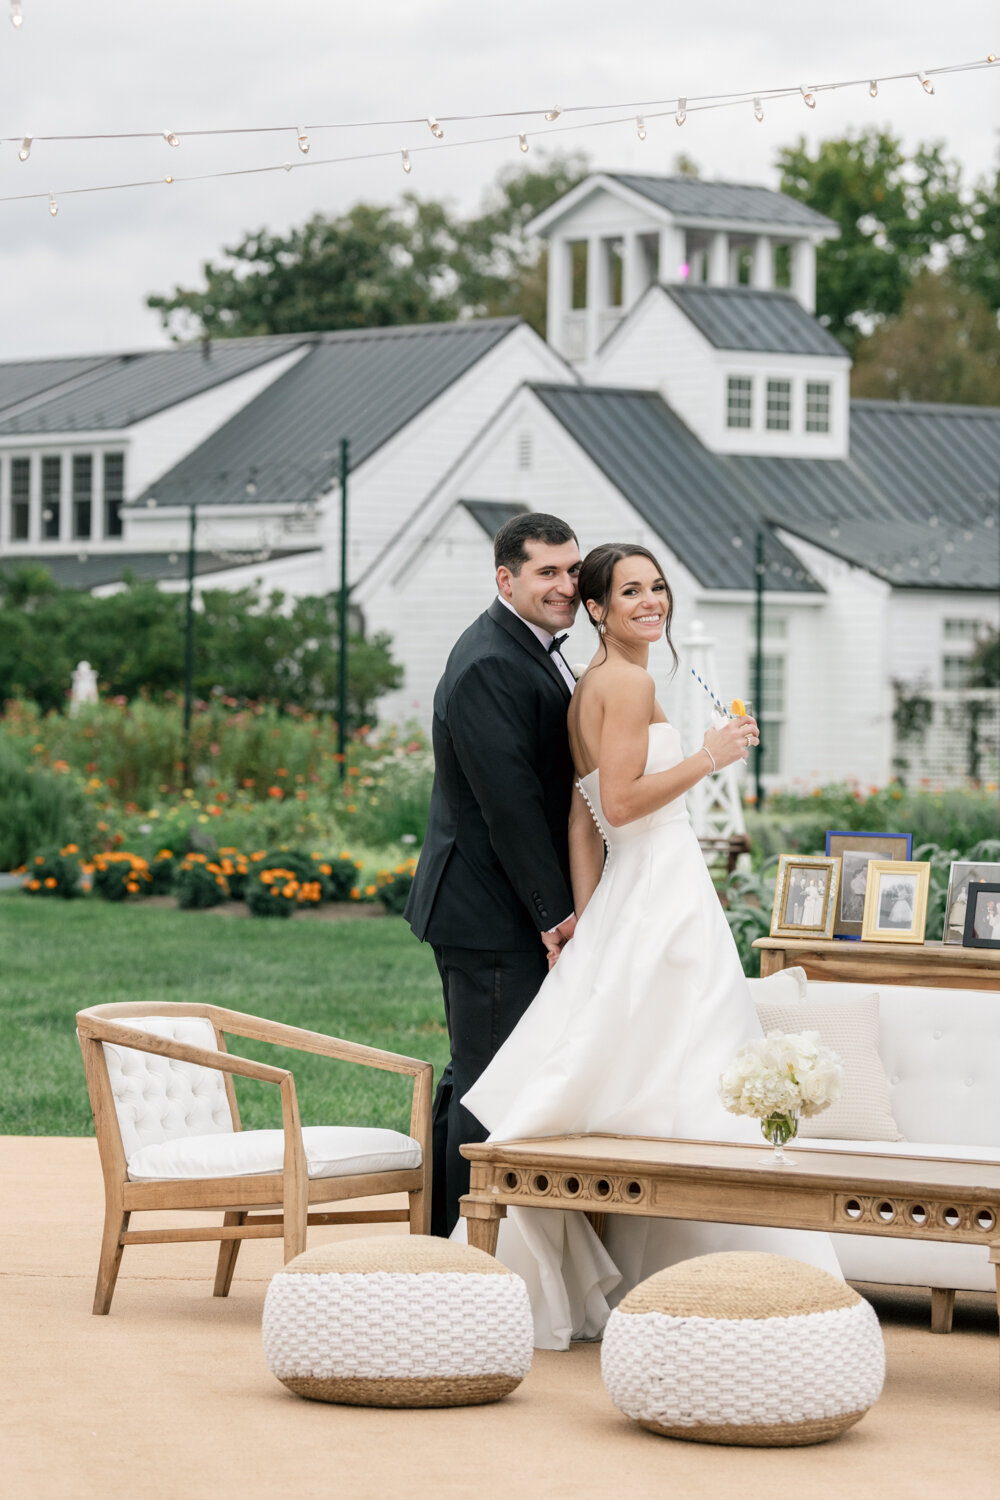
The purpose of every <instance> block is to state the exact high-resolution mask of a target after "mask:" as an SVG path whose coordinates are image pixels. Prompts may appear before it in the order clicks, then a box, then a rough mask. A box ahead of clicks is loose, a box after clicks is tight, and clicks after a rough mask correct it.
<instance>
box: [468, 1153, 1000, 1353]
mask: <svg viewBox="0 0 1000 1500" xmlns="http://www.w3.org/2000/svg"><path fill="white" fill-rule="evenodd" d="M461 1150H462V1155H463V1156H465V1157H467V1158H468V1159H469V1161H470V1162H471V1164H472V1181H471V1187H470V1191H469V1192H468V1193H467V1194H466V1196H465V1197H464V1198H463V1199H462V1200H461V1210H462V1215H463V1217H464V1218H465V1221H466V1228H467V1230H468V1236H469V1244H470V1245H475V1246H477V1247H478V1248H479V1249H480V1250H486V1251H488V1253H489V1254H490V1255H495V1254H496V1246H497V1234H498V1231H499V1228H500V1220H501V1219H502V1218H505V1217H506V1214H507V1209H508V1207H509V1206H513V1207H517V1208H543V1209H544V1208H557V1209H573V1210H575V1211H577V1212H582V1213H586V1214H588V1215H590V1216H594V1215H598V1216H600V1215H604V1214H608V1213H615V1214H633V1215H636V1214H641V1215H646V1216H647V1217H650V1218H659V1219H700V1220H706V1221H709V1222H712V1223H721V1224H765V1225H770V1226H773V1227H775V1228H782V1229H818V1230H826V1231H828V1232H830V1233H834V1232H836V1233H838V1234H874V1235H887V1236H890V1237H894V1238H897V1239H908V1240H946V1241H947V1240H951V1241H958V1242H960V1243H961V1244H964V1245H981V1246H982V1247H983V1250H984V1251H985V1252H987V1253H988V1254H989V1258H990V1260H991V1261H992V1262H993V1264H994V1266H995V1267H996V1279H997V1309H998V1312H1000V1165H993V1164H988V1163H983V1162H976V1161H946V1160H943V1159H938V1158H932V1157H905V1156H892V1155H889V1154H886V1155H884V1156H875V1155H869V1154H868V1153H867V1152H866V1153H862V1152H848V1151H827V1150H824V1149H822V1148H814V1147H812V1146H810V1147H808V1148H800V1149H799V1150H798V1151H796V1150H795V1149H794V1147H793V1148H792V1155H793V1157H794V1159H795V1163H796V1164H795V1166H794V1167H785V1168H781V1167H775V1166H772V1165H770V1164H769V1162H768V1161H767V1160H766V1151H767V1147H766V1145H765V1144H764V1143H763V1141H762V1142H761V1144H760V1145H753V1146H749V1145H747V1146H744V1145H735V1144H726V1143H722V1142H716V1141H684V1140H654V1139H651V1138H649V1137H646V1136H622V1135H567V1136H552V1137H549V1138H547V1139H545V1140H538V1141H488V1142H486V1143H485V1144H484V1145H466V1146H463V1147H462V1148H461ZM941 1331H947V1330H946V1329H942V1330H941Z"/></svg>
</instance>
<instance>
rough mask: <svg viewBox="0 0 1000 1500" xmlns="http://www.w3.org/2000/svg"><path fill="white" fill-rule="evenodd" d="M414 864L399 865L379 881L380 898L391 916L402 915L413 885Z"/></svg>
mask: <svg viewBox="0 0 1000 1500" xmlns="http://www.w3.org/2000/svg"><path fill="white" fill-rule="evenodd" d="M414 871H415V862H414V866H413V867H412V868H411V867H410V866H409V865H397V867H396V869H395V870H393V871H391V873H390V874H388V875H387V876H386V878H385V879H384V880H383V879H381V878H380V879H379V881H378V888H379V890H378V899H379V900H380V901H381V903H382V905H383V906H384V907H385V909H386V911H387V913H388V914H389V916H390V917H401V916H402V915H403V911H404V908H405V907H406V902H407V898H408V897H409V894H410V888H411V886H412V885H413V876H414Z"/></svg>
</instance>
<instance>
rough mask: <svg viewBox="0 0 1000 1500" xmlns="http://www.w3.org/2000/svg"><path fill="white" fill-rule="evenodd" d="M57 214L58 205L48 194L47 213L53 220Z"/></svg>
mask: <svg viewBox="0 0 1000 1500" xmlns="http://www.w3.org/2000/svg"><path fill="white" fill-rule="evenodd" d="M58 212H59V205H58V203H57V202H56V200H55V198H53V196H52V194H51V193H50V194H49V213H50V214H51V215H52V217H53V218H55V216H56V214H57V213H58Z"/></svg>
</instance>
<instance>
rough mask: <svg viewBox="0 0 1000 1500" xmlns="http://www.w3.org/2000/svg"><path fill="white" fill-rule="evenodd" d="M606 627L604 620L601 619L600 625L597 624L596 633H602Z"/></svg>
mask: <svg viewBox="0 0 1000 1500" xmlns="http://www.w3.org/2000/svg"><path fill="white" fill-rule="evenodd" d="M607 628H608V627H607V626H606V625H605V623H604V621H603V620H602V621H601V623H600V625H598V627H597V634H598V635H603V634H604V632H605V631H606V630H607Z"/></svg>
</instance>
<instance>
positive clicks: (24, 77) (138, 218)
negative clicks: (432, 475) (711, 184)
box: [0, 0, 1000, 358]
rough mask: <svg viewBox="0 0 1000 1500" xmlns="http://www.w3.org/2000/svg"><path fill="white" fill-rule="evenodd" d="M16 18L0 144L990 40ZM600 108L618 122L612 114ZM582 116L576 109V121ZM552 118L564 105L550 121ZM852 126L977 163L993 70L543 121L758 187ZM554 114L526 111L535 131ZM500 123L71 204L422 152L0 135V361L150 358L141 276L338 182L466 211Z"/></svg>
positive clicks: (790, 68)
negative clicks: (649, 114)
mask: <svg viewBox="0 0 1000 1500" xmlns="http://www.w3.org/2000/svg"><path fill="white" fill-rule="evenodd" d="M22 5H23V11H24V24H23V26H22V27H21V28H20V30H15V29H14V28H13V27H12V26H11V25H10V24H9V22H8V20H7V17H6V12H7V8H8V0H0V135H2V136H4V137H9V136H14V135H17V136H20V135H23V134H24V133H27V132H30V133H31V134H33V135H35V136H40V135H46V134H59V133H63V132H71V133H83V132H94V133H100V132H116V131H128V130H155V131H163V130H165V129H171V130H174V131H177V132H178V133H181V132H183V131H185V130H195V129H198V128H208V127H213V126H255V125H268V124H285V123H289V124H298V123H303V124H307V123H308V124H319V123H322V122H338V121H345V120H380V119H385V118H398V117H400V116H403V117H407V116H411V115H417V114H419V115H425V114H427V113H431V112H433V113H434V114H437V115H444V114H452V113H464V112H486V111H491V110H507V109H521V108H524V107H530V108H537V107H539V106H542V107H544V106H545V105H547V104H549V103H550V102H551V103H553V104H557V105H561V106H566V105H571V104H592V103H600V102H604V101H607V102H609V103H615V102H622V101H631V100H655V99H665V98H666V99H669V98H672V97H674V96H676V95H678V94H684V95H687V96H689V97H693V96H695V95H699V94H710V93H722V92H732V91H736V90H747V91H748V92H753V91H755V90H756V89H758V88H763V89H766V88H770V87H780V86H784V85H788V84H792V85H795V84H799V83H805V84H810V83H814V82H832V81H834V80H841V79H850V78H857V77H859V76H860V77H864V78H868V77H869V76H878V75H880V74H883V75H884V74H888V73H897V72H903V71H906V70H908V69H912V70H916V69H926V68H930V67H935V66H940V65H943V64H949V63H959V62H966V61H971V60H973V59H977V58H981V57H984V56H985V55H986V53H987V52H990V51H1000V9H998V7H997V4H996V0H953V3H952V4H951V5H942V4H941V3H940V0H832V3H829V4H824V5H822V6H820V5H818V4H816V3H815V0H794V3H790V0H761V3H758V4H748V3H746V0H711V3H707V4H705V3H702V4H700V5H699V4H685V5H677V4H675V3H670V0H617V3H615V4H609V3H608V0H496V3H492V4H487V3H484V0H365V3H364V4H346V3H344V0H285V3H277V0H161V3H153V0H142V3H137V0H89V3H88V0H22ZM616 113H618V112H616ZM586 118H592V117H591V116H588V117H586ZM565 123H566V120H565V119H562V120H560V121H559V122H558V124H559V125H563V124H565ZM865 125H878V126H884V127H887V128H889V129H891V130H893V131H894V132H896V133H897V134H898V135H901V136H902V138H903V140H904V143H905V145H906V146H907V148H910V149H912V148H913V147H914V146H915V145H916V144H917V143H918V142H920V141H927V140H942V141H944V143H945V145H946V147H947V150H948V152H949V153H950V154H951V155H953V156H955V157H956V158H957V159H958V160H959V161H960V162H961V164H962V166H963V169H964V171H965V174H966V177H967V178H968V179H969V180H971V179H972V178H973V177H975V176H976V175H979V174H983V173H985V172H986V171H988V170H989V169H990V168H991V166H993V164H994V163H995V162H996V159H997V147H998V134H997V130H998V126H1000V63H998V64H997V65H996V67H995V69H990V70H987V71H984V72H981V73H977V74H970V75H965V76H958V77H951V78H945V79H942V80H940V81H939V82H938V83H937V85H936V93H935V95H934V97H933V98H928V97H927V96H926V95H925V94H924V93H923V91H922V90H921V88H920V86H919V84H918V83H917V82H916V81H915V79H907V80H904V81H901V82H899V83H892V84H884V85H883V86H882V88H881V90H880V93H879V97H878V98H877V99H876V100H872V99H870V98H869V95H868V90H867V88H861V89H852V90H845V91H844V92H842V93H838V94H836V95H829V94H827V95H822V96H821V97H820V100H819V103H818V107H817V108H816V109H815V110H814V111H810V110H807V109H806V108H805V107H804V105H803V104H802V102H801V101H791V100H789V101H785V102H781V103H777V102H776V103H774V104H773V105H771V106H769V107H768V108H767V110H766V114H765V119H764V122H763V124H760V125H758V124H757V123H756V122H755V121H754V119H753V116H752V111H751V108H750V106H744V107H742V108H740V109H739V110H738V111H731V110H730V111H721V110H720V111H715V112H712V113H707V114H691V115H690V116H689V118H688V121H687V124H686V125H685V126H684V128H683V130H678V129H677V127H676V126H675V124H674V123H673V121H672V120H662V121H655V122H654V121H652V120H650V121H649V126H648V138H647V140H646V141H645V142H644V143H640V142H639V141H638V139H637V137H636V134H635V130H634V126H632V125H628V126H626V125H618V126H613V127H610V128H605V129H600V130H586V131H583V130H581V131H577V132H573V133H568V134H561V135H558V134H553V135H552V136H551V141H552V144H553V145H555V144H559V145H560V146H561V147H572V148H577V147H579V148H582V149H585V150H586V151H587V152H588V153H589V154H590V156H591V158H592V161H593V163H594V165H595V166H596V167H602V168H607V169H610V170H615V169H617V170H631V171H647V172H669V171H670V170H671V168H672V164H673V160H674V156H675V154H676V153H677V152H678V151H679V150H683V151H685V152H686V153H687V154H688V155H689V156H691V157H693V158H694V160H695V161H696V162H697V163H698V165H699V167H700V168H701V171H702V175H703V176H706V177H719V178H725V179H727V180H730V181H746V182H758V183H764V184H767V185H771V186H774V185H776V176H775V172H774V166H773V163H774V158H775V155H776V153H777V151H778V149H779V147H780V146H782V145H784V144H788V143H790V142H792V141H794V140H795V139H796V138H797V136H798V135H799V134H800V133H805V134H806V136H807V137H808V138H809V140H810V141H812V142H815V141H817V140H819V139H822V138H823V137H824V136H827V135H837V134H843V133H844V132H845V131H846V130H848V129H857V128H860V127H862V126H865ZM551 128H552V127H549V129H551ZM519 129H526V130H528V132H529V134H530V138H531V141H532V144H533V145H540V144H541V142H542V139H543V136H544V134H545V133H546V127H545V125H544V123H543V122H542V121H541V120H540V119H539V118H538V116H537V115H533V116H526V117H525V119H524V121H523V122H521V123H518V122H514V121H511V122H507V123H506V124H501V125H498V124H497V123H496V122H482V123H480V124H478V125H470V126H465V125H463V126H455V127H453V128H449V129H448V131H447V135H446V142H450V141H453V140H459V139H463V138H468V137H475V136H481V135H495V134H499V133H505V132H507V133H509V135H508V139H507V140H505V141H504V142H503V143H501V144H494V145H486V146H468V147H466V148H465V149H461V150H450V149H449V150H439V151H437V152H427V153H423V154H420V155H415V156H414V161H413V172H412V175H411V176H410V177H409V178H406V177H404V175H403V173H402V171H401V170H400V166H399V160H398V158H396V157H394V158H393V159H392V160H389V161H375V162H368V163H355V164H353V165H338V166H310V167H308V168H307V169H306V170H303V171H293V172H291V173H287V174H286V173H284V172H277V173H274V174H264V175H260V176H252V177H238V178H231V179H226V180H223V181H216V182H202V183H188V184H184V183H180V182H177V183H175V184H174V185H173V186H170V187H168V186H165V185H164V186H159V185H158V186H156V187H152V188H139V189H135V190H132V191H123V192H109V193H100V194H94V195H92V196H80V197H63V196H60V194H61V193H63V192H65V190H66V189H69V188H74V187H85V186H89V185H96V184H102V183H117V182H123V181H128V180H132V179H135V178H149V177H152V178H157V177H159V176H160V175H161V174H165V173H168V172H171V173H173V174H175V175H176V176H177V177H181V176H182V175H184V174H193V173H199V172H211V171H219V170H224V169H228V168H234V167H257V166H264V165H268V164H274V163H281V162H284V161H289V160H290V161H294V162H296V163H300V162H301V163H304V162H306V161H307V160H309V161H315V159H316V158H317V157H321V156H336V155H343V154H349V153H350V152H352V151H364V150H378V149H385V148H392V149H393V150H394V151H395V150H398V148H400V147H402V146H409V147H411V148H412V147H415V146H423V145H425V144H428V143H429V142H430V139H431V138H430V135H429V133H428V132H427V130H426V128H424V127H422V126H406V127H392V128H388V129H383V130H374V131H354V130H350V131H334V130H330V131H323V132H319V131H315V132H314V133H313V135H312V137H311V144H312V150H311V153H310V157H309V158H306V157H304V156H302V155H300V153H299V152H298V150H297V148H296V143H295V135H294V132H293V131H289V133H288V134H287V135H283V136H280V137H276V136H257V137H255V136H242V137H235V138H231V139H228V140H222V141H208V140H202V141H199V140H197V139H194V138H191V137H187V138H185V139H183V140H182V143H181V146H180V147H179V148H178V149H176V150H175V149H171V148H170V147H168V146H167V145H166V144H165V143H164V142H163V141H161V140H155V141H144V142H138V143H136V142H124V141H93V142H89V143H86V144H80V143H70V144H54V143H53V144H46V143H43V142H38V143H37V144H35V146H34V147H33V149H32V151H31V155H30V157H29V159H28V161H27V162H25V163H23V164H22V163H21V162H19V161H18V158H17V147H16V145H14V144H11V143H10V142H9V141H7V142H5V143H4V144H3V145H2V146H0V196H7V195H10V194H15V193H24V192H44V193H46V194H47V193H48V192H50V191H52V192H55V193H56V195H57V197H58V198H59V214H58V217H56V218H55V219H53V218H51V217H50V214H49V212H48V207H47V202H46V200H45V199H42V200H40V201H33V202H27V203H0V358H11V357H14V356H17V357H33V356H41V355H50V354H63V353H85V352H105V351H108V350H119V349H135V348H150V347H154V346H156V345H160V344H163V343H164V342H166V338H165V335H164V334H163V333H162V332H161V330H160V326H159V319H158V318H157V316H156V315H155V314H153V313H151V312H149V311H147V309H146V308H145V306H144V297H145V295H146V294H147V293H149V292H154V291H158V292H167V291H170V290H171V289H172V288H173V287H174V285H175V284H177V283H180V284H183V285H192V284H197V282H198V277H199V268H200V266H201V264H202V262H203V261H205V260H206V259H210V258H213V257H216V256H217V255H218V254H219V251H220V249H221V247H222V246H223V245H225V244H227V243H235V242H236V241H238V240H239V239H240V238H241V237H242V235H243V234H244V232H246V231H247V230H252V229H258V228H261V227H263V226H266V227H267V228H268V229H270V230H273V231H281V230H285V229H287V228H288V227H289V226H291V225H292V224H295V223H299V222H301V221H302V220H304V219H305V218H306V217H307V216H308V215H309V214H311V213H313V212H317V211H320V212H336V211H338V210H341V209H344V208H346V207H347V206H349V205H350V204H351V203H352V202H354V201H355V200H357V199H359V198H367V199H369V200H371V201H382V202H388V201H392V200H393V199H395V198H396V197H397V195H398V194H399V193H400V192H402V191H403V190H404V188H405V187H410V188H412V190H413V191H415V192H418V193H420V194H422V195H426V196H428V197H449V198H451V199H453V200H454V201H455V202H456V203H457V204H458V205H460V206H461V207H463V208H467V209H471V208H473V207H475V205H476V204H477V203H478V201H479V199H480V197H481V195H482V194H483V192H484V191H485V190H486V189H487V188H488V186H489V184H490V183H491V181H492V180H493V178H494V176H495V174H496V172H497V171H498V169H499V168H500V167H501V166H502V165H503V164H504V163H506V162H510V161H517V160H520V157H519V153H518V149H517V140H516V136H517V131H518V130H519Z"/></svg>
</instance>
